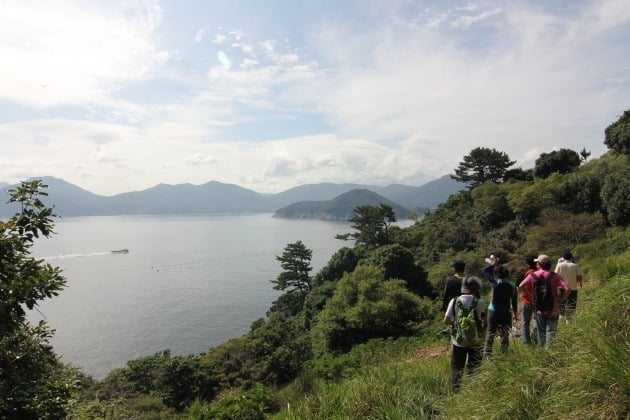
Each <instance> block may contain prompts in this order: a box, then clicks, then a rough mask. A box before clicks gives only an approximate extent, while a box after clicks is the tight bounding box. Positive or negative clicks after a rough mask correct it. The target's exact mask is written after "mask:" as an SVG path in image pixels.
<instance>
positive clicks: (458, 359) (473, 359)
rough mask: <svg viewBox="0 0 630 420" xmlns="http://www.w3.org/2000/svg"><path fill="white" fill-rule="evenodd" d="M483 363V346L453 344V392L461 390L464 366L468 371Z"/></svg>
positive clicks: (470, 371)
mask: <svg viewBox="0 0 630 420" xmlns="http://www.w3.org/2000/svg"><path fill="white" fill-rule="evenodd" d="M480 364H481V347H459V346H456V345H455V344H453V355H452V356H451V379H452V381H453V392H457V391H459V384H460V381H461V379H462V375H463V374H464V368H466V370H468V373H472V372H473V370H474V369H475V368H476V367H477V366H479V365H480Z"/></svg>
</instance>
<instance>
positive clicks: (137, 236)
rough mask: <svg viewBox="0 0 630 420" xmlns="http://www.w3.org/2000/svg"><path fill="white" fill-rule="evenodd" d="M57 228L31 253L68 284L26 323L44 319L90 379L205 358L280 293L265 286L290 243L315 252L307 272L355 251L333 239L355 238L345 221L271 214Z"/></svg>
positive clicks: (62, 352) (66, 357)
mask: <svg viewBox="0 0 630 420" xmlns="http://www.w3.org/2000/svg"><path fill="white" fill-rule="evenodd" d="M55 232H56V234H54V235H52V237H50V238H44V239H41V240H39V241H38V242H37V243H36V245H35V246H34V248H33V253H32V254H33V256H35V257H37V258H43V259H45V260H46V262H48V263H50V264H51V265H53V266H57V267H60V268H61V269H62V270H63V275H64V277H65V278H66V280H67V285H66V288H65V289H64V290H63V291H62V292H61V293H60V294H59V296H56V297H54V298H52V299H47V300H44V301H41V302H40V304H39V305H38V306H37V307H36V308H35V310H33V311H31V312H30V313H29V315H28V316H29V320H30V321H31V322H38V321H39V320H41V319H44V320H46V322H47V323H48V324H49V325H50V326H51V327H52V328H54V329H55V330H56V332H55V335H54V336H53V338H52V341H51V342H52V345H53V348H54V349H55V351H56V353H57V354H58V355H59V356H60V357H61V358H62V360H63V361H64V362H67V363H69V364H71V365H74V366H77V367H79V368H81V370H82V371H83V372H84V373H86V374H88V375H90V376H92V377H94V378H95V379H103V378H104V377H105V376H106V375H107V373H108V372H110V371H111V370H113V369H116V368H120V367H123V366H125V365H126V362H127V361H129V360H131V359H136V358H139V357H143V356H147V355H151V354H154V353H156V352H159V351H162V350H166V349H169V350H170V351H171V354H173V355H188V354H198V353H203V352H206V351H207V350H209V349H210V348H212V347H215V346H217V345H219V344H221V343H223V342H225V341H227V340H229V339H230V338H233V337H239V336H241V335H243V334H245V333H247V332H248V331H249V329H250V326H251V324H252V322H254V321H255V320H257V319H259V318H261V317H265V313H266V311H267V310H268V309H269V307H270V305H271V303H272V302H273V301H274V300H275V299H276V298H277V297H278V296H279V294H280V293H281V292H280V291H278V290H274V289H273V284H272V283H271V280H273V279H275V278H276V277H277V276H278V274H279V273H280V272H281V271H282V268H281V267H280V264H279V262H278V261H277V260H276V256H277V255H281V254H282V252H283V249H284V247H285V246H286V245H287V244H289V243H292V242H295V241H298V240H301V241H302V242H303V243H304V244H305V246H306V247H307V248H309V249H311V250H312V251H313V257H312V261H311V265H312V267H313V273H316V272H317V270H319V269H320V268H322V267H323V266H324V265H325V264H326V263H327V262H328V260H329V259H330V257H331V256H332V255H333V254H334V253H335V251H337V250H338V249H339V248H341V247H343V246H352V245H353V244H352V243H349V242H344V241H341V240H339V239H335V235H337V234H342V233H350V232H352V229H351V227H350V223H349V222H331V221H320V220H295V219H281V218H273V217H272V215H271V214H269V213H264V214H260V213H258V214H237V215H235V214H221V215H217V214H212V215H207V214H206V215H185V216H182V215H160V216H154V215H151V216H144V215H139V216H135V215H134V216H96V217H73V218H64V219H57V220H56V227H55ZM117 250H128V252H126V253H117V252H112V251H117Z"/></svg>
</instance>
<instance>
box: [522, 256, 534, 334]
mask: <svg viewBox="0 0 630 420" xmlns="http://www.w3.org/2000/svg"><path fill="white" fill-rule="evenodd" d="M535 260H536V256H535V255H528V256H527V257H525V264H527V269H526V270H525V272H524V273H523V275H522V276H521V279H520V281H519V283H518V285H517V286H520V285H521V283H523V280H525V279H526V278H527V276H529V275H530V274H532V273H534V272H536V268H537V267H536V261H535ZM519 291H520V292H521V341H522V342H523V344H525V345H527V346H528V345H531V344H532V337H531V327H530V325H531V321H532V315H533V313H534V301H533V296H532V288H531V284H530V285H527V287H524V288H522V289H521V288H520V287H519Z"/></svg>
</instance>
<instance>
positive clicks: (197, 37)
mask: <svg viewBox="0 0 630 420" xmlns="http://www.w3.org/2000/svg"><path fill="white" fill-rule="evenodd" d="M205 36H206V29H205V28H200V29H198V30H197V32H195V36H194V39H195V42H196V43H197V44H199V43H200V42H201V41H203V38H204V37H205Z"/></svg>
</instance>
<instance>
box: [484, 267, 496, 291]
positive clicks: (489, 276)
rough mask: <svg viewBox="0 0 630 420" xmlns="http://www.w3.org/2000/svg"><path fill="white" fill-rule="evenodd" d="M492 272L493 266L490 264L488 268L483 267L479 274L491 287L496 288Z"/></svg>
mask: <svg viewBox="0 0 630 420" xmlns="http://www.w3.org/2000/svg"><path fill="white" fill-rule="evenodd" d="M493 270H494V265H492V264H490V265H488V266H485V267H484V268H483V269H482V270H481V273H482V274H483V276H484V277H485V278H486V280H488V282H490V284H491V285H492V286H496V285H497V280H496V279H495V278H494V274H493V273H492V271H493Z"/></svg>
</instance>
